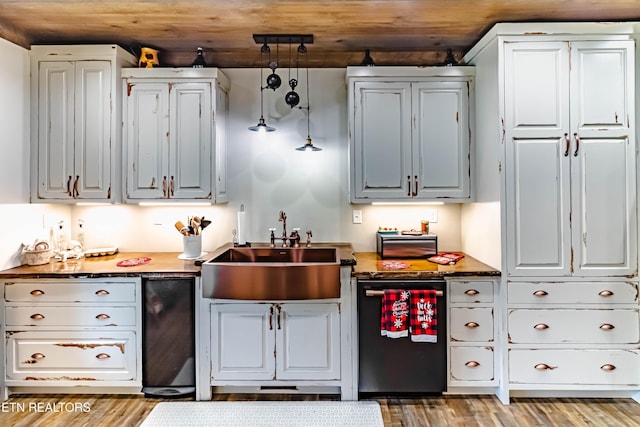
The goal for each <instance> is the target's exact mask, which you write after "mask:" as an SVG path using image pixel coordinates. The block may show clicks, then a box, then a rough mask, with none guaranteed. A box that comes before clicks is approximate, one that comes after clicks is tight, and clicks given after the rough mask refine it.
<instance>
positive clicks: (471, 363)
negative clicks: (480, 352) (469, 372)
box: [464, 360, 480, 368]
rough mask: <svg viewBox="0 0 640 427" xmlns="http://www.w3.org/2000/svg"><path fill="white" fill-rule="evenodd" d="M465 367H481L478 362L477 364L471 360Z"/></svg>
mask: <svg viewBox="0 0 640 427" xmlns="http://www.w3.org/2000/svg"><path fill="white" fill-rule="evenodd" d="M464 366H468V367H470V368H475V367H478V366H480V364H479V363H478V362H476V361H475V360H470V361H468V362H467V363H465V364H464Z"/></svg>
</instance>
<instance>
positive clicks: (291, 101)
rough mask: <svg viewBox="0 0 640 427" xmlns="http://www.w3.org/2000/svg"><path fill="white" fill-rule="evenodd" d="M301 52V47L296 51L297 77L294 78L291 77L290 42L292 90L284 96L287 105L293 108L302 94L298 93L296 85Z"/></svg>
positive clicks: (290, 84) (290, 79) (290, 80)
mask: <svg viewBox="0 0 640 427" xmlns="http://www.w3.org/2000/svg"><path fill="white" fill-rule="evenodd" d="M300 46H302V47H304V45H302V44H301V45H300ZM305 49H306V47H305ZM299 52H300V49H298V50H297V51H296V78H295V79H292V78H291V43H289V87H290V88H291V90H290V91H289V92H287V94H286V95H285V96H284V102H286V103H287V105H288V106H289V107H291V108H293V107H295V106H296V105H298V104H299V103H300V95H298V94H297V93H296V86H298V53H299Z"/></svg>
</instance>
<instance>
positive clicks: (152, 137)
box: [123, 68, 229, 203]
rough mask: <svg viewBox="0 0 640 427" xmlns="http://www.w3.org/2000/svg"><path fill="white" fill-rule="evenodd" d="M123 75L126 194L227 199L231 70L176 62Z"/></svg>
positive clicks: (129, 196) (132, 196)
mask: <svg viewBox="0 0 640 427" xmlns="http://www.w3.org/2000/svg"><path fill="white" fill-rule="evenodd" d="M123 77H124V78H125V81H126V95H125V96H126V99H125V102H124V109H125V111H126V115H125V118H126V123H125V130H124V133H125V153H126V162H125V168H126V188H125V194H126V199H127V200H150V199H153V200H162V199H164V200H172V199H174V200H182V201H184V200H214V201H215V202H218V203H219V202H225V201H226V176H225V175H226V146H225V145H226V121H227V110H228V100H227V90H228V85H229V82H228V79H227V78H226V76H225V75H224V74H222V73H221V72H220V71H219V70H217V69H204V70H203V69H179V68H174V69H151V70H147V69H136V70H124V71H123Z"/></svg>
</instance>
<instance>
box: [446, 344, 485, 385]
mask: <svg viewBox="0 0 640 427" xmlns="http://www.w3.org/2000/svg"><path fill="white" fill-rule="evenodd" d="M449 361H450V368H451V369H450V372H451V374H450V379H451V381H492V380H493V379H494V373H493V348H491V347H451V348H450V358H449Z"/></svg>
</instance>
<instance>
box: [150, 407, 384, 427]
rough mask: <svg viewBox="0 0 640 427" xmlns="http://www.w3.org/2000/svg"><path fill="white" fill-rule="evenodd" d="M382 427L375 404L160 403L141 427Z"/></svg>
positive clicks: (380, 417) (378, 410)
mask: <svg viewBox="0 0 640 427" xmlns="http://www.w3.org/2000/svg"><path fill="white" fill-rule="evenodd" d="M173 426H198V427H200V426H215V427H222V426H225V427H227V426H228V427H247V426H252V427H267V426H268V427H271V426H273V427H275V426H278V427H285V426H286V427H289V426H296V427H298V426H309V427H311V426H313V427H316V426H318V427H325V426H326V427H335V426H340V427H383V426H384V423H383V422H382V412H381V411H380V405H379V404H378V402H370V401H364V402H326V401H321V402H309V401H287V402H264V401H260V402H253V401H252V402H160V403H158V404H157V405H156V406H155V407H154V408H153V410H152V411H151V413H150V414H149V416H148V417H147V418H146V419H145V420H144V422H143V423H142V424H141V427H173Z"/></svg>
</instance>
